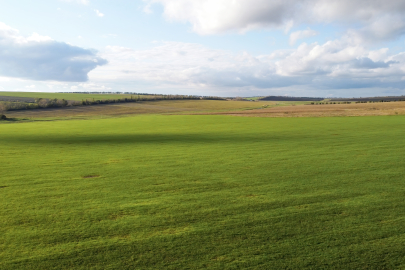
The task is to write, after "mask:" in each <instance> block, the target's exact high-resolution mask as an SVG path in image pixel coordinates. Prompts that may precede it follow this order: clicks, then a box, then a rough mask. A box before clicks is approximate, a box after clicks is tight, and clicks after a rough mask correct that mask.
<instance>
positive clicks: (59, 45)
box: [0, 22, 107, 81]
mask: <svg viewBox="0 0 405 270" xmlns="http://www.w3.org/2000/svg"><path fill="white" fill-rule="evenodd" d="M0 59H1V61H0V75H1V76H6V77H16V78H23V79H31V80H55V81H87V80H88V76H87V74H88V73H89V72H90V71H91V70H93V69H95V68H96V67H97V66H101V65H104V64H106V63H107V62H106V60H104V59H102V58H100V57H98V56H97V55H96V52H95V51H93V50H89V49H83V48H80V47H76V46H72V45H69V44H67V43H63V42H57V41H54V40H52V39H51V38H50V37H44V36H40V35H38V34H36V33H34V34H33V35H32V36H30V37H23V36H21V35H19V33H18V31H17V30H16V29H13V28H11V27H9V26H7V25H5V24H4V23H1V22H0Z"/></svg>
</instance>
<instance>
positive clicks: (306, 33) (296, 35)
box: [290, 28, 319, 45]
mask: <svg viewBox="0 0 405 270" xmlns="http://www.w3.org/2000/svg"><path fill="white" fill-rule="evenodd" d="M318 34H319V33H318V32H317V31H315V30H311V29H309V28H308V29H307V30H303V31H296V32H293V33H291V34H290V45H294V44H295V43H296V42H297V40H299V39H304V38H309V37H313V36H316V35H318Z"/></svg>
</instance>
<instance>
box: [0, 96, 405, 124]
mask: <svg viewBox="0 0 405 270" xmlns="http://www.w3.org/2000/svg"><path fill="white" fill-rule="evenodd" d="M263 106H268V107H267V108H263ZM5 114H6V115H7V117H8V118H16V119H28V120H29V119H47V118H48V119H49V118H65V119H70V118H89V117H114V116H122V115H136V114H220V115H234V116H247V117H326V116H371V115H396V114H405V102H386V103H359V104H355V103H352V104H330V105H304V104H303V102H273V101H267V102H266V101H264V102H248V101H220V100H169V101H168V100H164V101H151V102H139V103H120V104H106V105H93V106H78V107H65V108H50V109H37V110H20V111H7V112H6V113H5Z"/></svg>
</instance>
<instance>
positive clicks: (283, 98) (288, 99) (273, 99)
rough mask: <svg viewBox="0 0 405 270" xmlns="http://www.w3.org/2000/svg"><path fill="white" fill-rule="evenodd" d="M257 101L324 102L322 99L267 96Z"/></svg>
mask: <svg viewBox="0 0 405 270" xmlns="http://www.w3.org/2000/svg"><path fill="white" fill-rule="evenodd" d="M259 100H268V101H321V100H324V98H315V97H286V96H268V97H264V98H260V99H259Z"/></svg>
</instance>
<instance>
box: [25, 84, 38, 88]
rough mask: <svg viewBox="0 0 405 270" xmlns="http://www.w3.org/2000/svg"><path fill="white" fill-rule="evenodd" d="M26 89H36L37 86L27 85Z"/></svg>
mask: <svg viewBox="0 0 405 270" xmlns="http://www.w3.org/2000/svg"><path fill="white" fill-rule="evenodd" d="M25 88H28V89H35V88H36V86H35V85H34V84H32V85H27V86H25Z"/></svg>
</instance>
